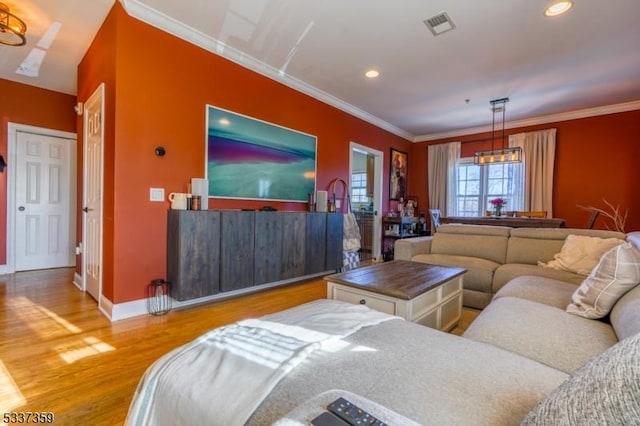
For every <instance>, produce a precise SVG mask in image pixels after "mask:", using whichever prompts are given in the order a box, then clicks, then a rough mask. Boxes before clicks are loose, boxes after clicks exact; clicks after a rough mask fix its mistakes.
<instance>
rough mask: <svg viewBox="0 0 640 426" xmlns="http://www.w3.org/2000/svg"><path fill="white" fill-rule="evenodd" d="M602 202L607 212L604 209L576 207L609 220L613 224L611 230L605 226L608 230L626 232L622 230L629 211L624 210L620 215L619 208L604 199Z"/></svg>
mask: <svg viewBox="0 0 640 426" xmlns="http://www.w3.org/2000/svg"><path fill="white" fill-rule="evenodd" d="M602 201H603V202H604V203H605V204H606V205H607V207H608V208H609V210H604V209H601V208H598V207H593V206H587V207H585V206H581V205H578V207H580V208H581V209H584V210H587V211H590V212H592V213H596V212H597V213H598V214H600V215H602V216H604V217H606V218H608V219H609V220H611V222H613V228H611V227H609V225H606V227H607V229H608V230H613V231H618V232H626V231H625V230H624V229H625V226H626V223H627V216H628V214H629V211H627V210H625V212H624V213H622V212H621V211H620V206H614V205H613V204H611V203H610V202H608V201H607V200H605V199H604V198H603V199H602Z"/></svg>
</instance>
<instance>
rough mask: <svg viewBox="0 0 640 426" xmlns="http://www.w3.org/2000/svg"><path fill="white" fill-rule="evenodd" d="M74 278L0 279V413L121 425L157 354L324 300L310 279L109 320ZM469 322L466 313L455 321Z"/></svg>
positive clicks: (55, 272) (54, 273)
mask: <svg viewBox="0 0 640 426" xmlns="http://www.w3.org/2000/svg"><path fill="white" fill-rule="evenodd" d="M72 279H73V270H72V269H51V270H44V271H33V272H20V273H16V274H11V275H4V276H0V413H5V412H11V411H38V412H42V411H46V412H52V413H54V414H55V419H56V421H55V424H61V425H79V424H86V425H121V424H122V423H123V422H124V419H125V416H126V413H127V410H128V407H129V403H130V401H131V397H132V395H133V392H134V390H135V387H136V385H137V383H138V380H139V379H140V377H141V376H142V374H143V373H144V371H145V370H146V369H147V367H149V365H151V363H153V362H154V361H155V360H156V359H158V358H159V357H160V356H161V355H163V354H165V353H167V352H168V351H170V350H172V349H174V348H176V347H178V346H180V345H182V344H184V343H187V342H189V341H190V340H192V339H194V338H196V337H197V336H199V335H201V334H203V333H205V332H206V331H209V330H211V329H212V328H215V327H219V326H221V325H224V324H229V323H232V322H235V321H238V320H241V319H244V318H250V317H256V316H260V315H265V314H268V313H272V312H276V311H279V310H282V309H286V308H289V307H292V306H296V305H299V304H301V303H305V302H309V301H312V300H316V299H320V298H324V297H326V284H325V282H324V281H323V280H316V281H309V282H306V283H303V284H296V285H290V286H286V287H281V288H278V289H271V290H266V291H261V292H259V293H255V294H251V295H246V296H243V297H239V298H235V299H229V300H226V301H220V302H215V303H210V304H207V305H202V306H199V307H192V308H189V309H183V310H174V311H172V312H170V313H168V314H167V315H164V316H158V317H156V316H151V315H145V316H141V317H136V318H132V319H128V320H122V321H118V322H115V323H111V322H109V321H108V320H107V319H106V318H105V317H104V316H103V315H102V314H101V313H100V312H98V310H97V304H96V302H95V301H94V300H93V299H92V298H91V297H90V296H89V295H88V294H86V293H83V292H81V291H79V290H78V289H77V288H76V287H75V286H74V285H73V284H72ZM473 318H475V315H474V313H473V312H471V313H469V312H466V313H465V315H463V321H461V325H462V326H463V327H465V326H466V325H468V323H469V322H470V321H472V320H473ZM462 331H463V328H460V327H459V328H458V329H456V330H454V333H456V334H460V333H461V332H462Z"/></svg>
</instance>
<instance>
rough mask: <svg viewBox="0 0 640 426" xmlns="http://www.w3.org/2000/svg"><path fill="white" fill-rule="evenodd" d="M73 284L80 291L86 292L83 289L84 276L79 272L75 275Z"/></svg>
mask: <svg viewBox="0 0 640 426" xmlns="http://www.w3.org/2000/svg"><path fill="white" fill-rule="evenodd" d="M73 284H74V285H75V286H76V287H78V290H80V291H84V289H83V288H82V275H80V274H79V273H77V272H76V273H74V274H73Z"/></svg>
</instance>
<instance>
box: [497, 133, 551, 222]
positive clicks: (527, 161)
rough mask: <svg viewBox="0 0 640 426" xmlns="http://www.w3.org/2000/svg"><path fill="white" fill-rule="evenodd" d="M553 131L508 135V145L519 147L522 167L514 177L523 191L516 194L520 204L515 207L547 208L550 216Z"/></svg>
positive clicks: (537, 209) (527, 209)
mask: <svg viewBox="0 0 640 426" xmlns="http://www.w3.org/2000/svg"><path fill="white" fill-rule="evenodd" d="M556 130H557V129H547V130H540V131H537V132H527V133H517V134H515V135H511V136H509V146H519V147H520V148H522V164H523V165H524V170H521V175H520V176H519V177H518V176H517V177H516V178H519V179H521V180H520V182H522V184H521V185H518V184H516V188H522V193H521V194H520V196H519V197H516V198H517V199H518V200H519V201H518V202H517V203H518V204H520V205H519V206H517V207H516V206H515V205H514V206H513V207H514V210H526V211H531V210H535V211H539V210H546V212H547V216H548V217H553V168H554V164H555V157H556Z"/></svg>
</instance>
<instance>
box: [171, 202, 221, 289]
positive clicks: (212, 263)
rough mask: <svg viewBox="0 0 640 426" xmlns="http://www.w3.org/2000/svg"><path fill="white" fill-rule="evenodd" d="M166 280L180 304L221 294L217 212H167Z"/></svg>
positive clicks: (218, 218) (218, 215)
mask: <svg viewBox="0 0 640 426" xmlns="http://www.w3.org/2000/svg"><path fill="white" fill-rule="evenodd" d="M167 281H169V283H170V284H169V289H170V292H171V297H173V298H174V299H176V300H180V301H182V300H188V299H194V298H197V297H203V296H209V295H212V294H216V293H218V292H219V291H220V212H216V211H197V212H196V211H184V210H183V211H181V210H169V213H168V220H167Z"/></svg>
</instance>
